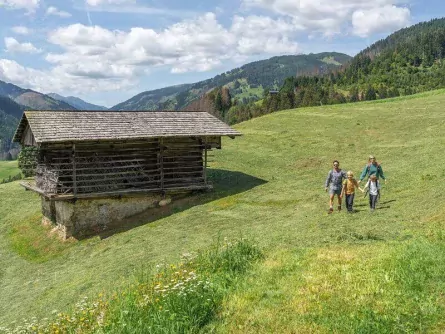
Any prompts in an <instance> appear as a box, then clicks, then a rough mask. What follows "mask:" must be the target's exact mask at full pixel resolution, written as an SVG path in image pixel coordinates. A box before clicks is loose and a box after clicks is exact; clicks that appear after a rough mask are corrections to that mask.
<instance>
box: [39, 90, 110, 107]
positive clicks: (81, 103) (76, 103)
mask: <svg viewBox="0 0 445 334" xmlns="http://www.w3.org/2000/svg"><path fill="white" fill-rule="evenodd" d="M46 95H48V96H50V97H52V98H53V99H55V100H58V101H61V102H65V103H68V104H69V105H72V106H73V107H75V108H76V109H79V110H108V108H107V107H104V106H100V105H97V104H94V103H90V102H87V101H85V100H82V99H81V98H78V97H76V96H62V95H59V94H57V93H49V94H46Z"/></svg>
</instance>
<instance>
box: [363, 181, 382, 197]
mask: <svg viewBox="0 0 445 334" xmlns="http://www.w3.org/2000/svg"><path fill="white" fill-rule="evenodd" d="M365 188H369V193H370V194H371V195H374V196H376V195H378V190H379V189H380V182H378V181H371V180H368V182H367V183H366V185H365Z"/></svg>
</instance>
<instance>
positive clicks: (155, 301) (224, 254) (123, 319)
mask: <svg viewBox="0 0 445 334" xmlns="http://www.w3.org/2000/svg"><path fill="white" fill-rule="evenodd" d="M261 257H262V253H261V252H260V250H259V249H258V248H257V247H256V246H255V245H252V244H251V243H250V242H248V241H247V240H245V239H241V240H236V241H228V240H224V242H223V243H218V244H217V245H215V246H214V247H211V248H210V249H207V250H205V251H203V252H200V253H197V254H191V253H187V254H183V256H182V257H181V262H180V263H179V264H175V265H166V264H159V265H157V266H156V268H155V272H154V274H152V275H150V276H149V277H146V278H143V279H140V280H139V281H138V283H136V284H133V285H131V286H129V287H128V288H127V289H125V290H122V291H120V292H118V293H114V294H113V295H112V296H108V298H106V297H104V295H102V294H101V295H99V297H98V298H97V300H95V301H93V302H89V301H88V299H86V298H85V299H83V300H82V301H81V302H79V303H78V304H77V305H76V307H75V309H74V311H73V312H72V313H71V314H65V313H57V312H56V314H55V317H54V318H53V320H51V321H49V320H48V319H46V320H45V319H44V320H41V321H40V322H39V321H38V320H37V319H32V321H24V322H23V323H22V324H21V325H20V326H17V327H15V328H13V329H7V328H0V333H8V334H9V333H14V334H16V333H17V334H18V333H20V334H22V333H24V334H25V333H26V334H27V333H42V334H43V333H45V334H46V333H50V334H56V333H93V332H94V333H136V332H137V333H184V332H187V333H193V332H198V331H199V329H201V328H202V327H204V326H205V325H206V324H208V323H209V322H210V321H211V320H212V319H213V317H214V316H215V314H216V313H217V311H218V308H219V306H220V305H221V303H222V299H223V297H224V295H225V294H226V293H227V292H228V289H229V288H230V286H231V285H233V284H234V283H235V281H236V280H237V279H240V278H241V276H242V274H243V273H244V272H245V271H246V270H247V269H248V268H249V267H250V266H251V265H252V263H253V262H254V261H256V260H258V259H260V258H261Z"/></svg>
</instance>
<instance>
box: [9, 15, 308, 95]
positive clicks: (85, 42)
mask: <svg viewBox="0 0 445 334" xmlns="http://www.w3.org/2000/svg"><path fill="white" fill-rule="evenodd" d="M299 29H301V27H299V26H298V25H295V24H294V23H293V22H292V20H285V19H279V20H273V19H271V18H268V17H262V16H248V17H240V16H236V17H235V18H234V19H233V22H232V24H231V26H230V27H229V28H225V27H224V26H222V25H221V24H220V23H219V22H218V20H217V19H216V16H215V14H214V13H207V14H204V15H202V16H200V17H197V18H195V19H194V20H183V21H181V22H178V23H176V24H173V25H171V26H169V27H167V28H165V29H163V30H154V29H147V28H141V27H134V28H131V29H130V30H127V31H121V30H109V29H105V28H103V27H100V26H85V25H83V24H79V23H77V24H72V25H68V26H64V27H60V28H57V29H55V30H53V31H51V32H50V33H49V34H48V42H50V43H52V44H54V45H55V46H57V47H58V49H61V50H62V51H61V52H58V53H49V54H47V55H46V56H45V59H46V60H47V61H48V62H49V63H51V64H52V66H53V67H52V69H51V70H48V71H40V70H34V69H30V68H24V67H21V66H20V65H19V64H17V63H13V64H12V63H10V62H9V63H7V62H6V60H3V64H9V66H10V68H9V67H8V66H6V65H4V68H3V74H2V75H3V77H4V78H6V79H8V80H9V81H12V82H14V83H16V84H22V82H23V83H26V82H27V77H26V76H27V75H29V76H31V77H32V78H33V80H31V81H30V83H29V84H30V85H32V88H33V89H36V90H39V89H40V90H44V91H45V88H46V87H50V88H51V87H52V89H50V90H58V91H62V89H63V88H66V89H68V87H70V85H73V87H74V88H73V89H78V90H80V91H84V92H88V91H90V90H91V89H93V88H94V89H95V90H96V91H100V90H113V89H120V88H121V87H123V86H128V85H130V84H135V83H137V81H138V78H139V77H141V76H143V75H146V73H149V71H150V70H151V69H153V68H155V67H160V66H162V67H166V68H169V69H170V71H171V72H172V73H184V72H191V71H195V72H204V71H209V70H211V69H214V68H217V67H218V66H220V65H221V64H222V62H223V61H226V60H229V59H230V60H237V59H238V60H239V59H246V60H247V59H248V57H250V56H258V55H267V54H273V55H276V54H289V53H296V52H298V44H297V43H296V42H295V41H294V40H293V34H295V33H296V32H298V31H299ZM16 43H18V42H17V41H16ZM22 75H23V78H22V77H21V76H22ZM116 87H119V88H116Z"/></svg>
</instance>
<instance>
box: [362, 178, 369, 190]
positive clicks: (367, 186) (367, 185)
mask: <svg viewBox="0 0 445 334" xmlns="http://www.w3.org/2000/svg"><path fill="white" fill-rule="evenodd" d="M368 188H369V180H368V182H366V184H365V186H364V187H363V191H365V190H366V189H368Z"/></svg>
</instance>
